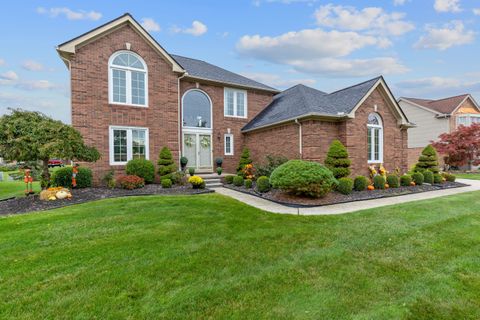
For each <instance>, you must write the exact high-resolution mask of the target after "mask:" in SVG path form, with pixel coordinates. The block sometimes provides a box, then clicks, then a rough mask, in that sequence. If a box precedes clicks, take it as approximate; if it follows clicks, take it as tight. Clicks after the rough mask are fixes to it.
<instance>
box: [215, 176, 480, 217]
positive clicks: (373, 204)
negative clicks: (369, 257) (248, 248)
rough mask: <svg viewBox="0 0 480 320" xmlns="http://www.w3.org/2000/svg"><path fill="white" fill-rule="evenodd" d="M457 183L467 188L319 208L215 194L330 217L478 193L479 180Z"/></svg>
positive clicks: (265, 207)
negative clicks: (411, 202)
mask: <svg viewBox="0 0 480 320" xmlns="http://www.w3.org/2000/svg"><path fill="white" fill-rule="evenodd" d="M457 181H458V182H461V183H465V184H468V185H469V186H468V187H462V188H454V189H446V190H439V191H428V192H422V193H415V194H409V195H404V196H398V197H390V198H381V199H373V200H364V201H356V202H350V203H341V204H334V205H328V206H319V207H312V208H291V207H287V206H284V205H281V204H278V203H275V202H272V201H269V200H265V199H261V198H259V197H255V196H252V195H248V194H245V193H241V192H238V191H234V190H231V189H227V188H216V189H215V192H217V193H219V194H223V195H226V196H229V197H232V198H234V199H237V200H239V201H242V202H244V203H246V204H248V205H251V206H253V207H256V208H258V209H261V210H264V211H269V212H273V213H282V214H297V215H330V214H342V213H347V212H353V211H358V210H365V209H371V208H378V207H383V206H388V205H392V204H400V203H405V202H410V201H418V200H426V199H433V198H439V197H445V196H450V195H454V194H459V193H464V192H470V191H479V190H480V180H466V179H457Z"/></svg>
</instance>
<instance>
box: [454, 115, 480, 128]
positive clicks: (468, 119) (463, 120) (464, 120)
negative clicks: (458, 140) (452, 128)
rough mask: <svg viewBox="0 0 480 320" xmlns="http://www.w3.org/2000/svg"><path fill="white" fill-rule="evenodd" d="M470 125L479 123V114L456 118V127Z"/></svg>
mask: <svg viewBox="0 0 480 320" xmlns="http://www.w3.org/2000/svg"><path fill="white" fill-rule="evenodd" d="M472 123H480V114H464V115H459V116H457V127H459V126H461V125H463V126H466V127H468V126H469V125H471V124H472Z"/></svg>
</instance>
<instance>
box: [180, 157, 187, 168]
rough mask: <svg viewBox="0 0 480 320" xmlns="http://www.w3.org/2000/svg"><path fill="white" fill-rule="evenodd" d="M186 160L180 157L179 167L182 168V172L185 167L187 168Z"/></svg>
mask: <svg viewBox="0 0 480 320" xmlns="http://www.w3.org/2000/svg"><path fill="white" fill-rule="evenodd" d="M187 163H188V159H187V157H181V158H180V166H181V167H182V171H183V170H185V167H186V166H187Z"/></svg>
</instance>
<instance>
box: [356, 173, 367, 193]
mask: <svg viewBox="0 0 480 320" xmlns="http://www.w3.org/2000/svg"><path fill="white" fill-rule="evenodd" d="M367 187H368V179H367V177H364V176H357V177H355V180H354V181H353V188H354V189H355V191H363V190H365V189H367Z"/></svg>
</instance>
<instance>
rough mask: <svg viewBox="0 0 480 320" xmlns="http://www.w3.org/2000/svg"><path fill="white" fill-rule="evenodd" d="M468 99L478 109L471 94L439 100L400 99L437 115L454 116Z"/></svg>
mask: <svg viewBox="0 0 480 320" xmlns="http://www.w3.org/2000/svg"><path fill="white" fill-rule="evenodd" d="M468 98H470V99H471V101H472V102H473V104H474V105H475V106H477V108H478V105H477V103H476V102H475V100H474V99H473V98H472V97H471V96H470V95H469V94H462V95H459V96H454V97H448V98H443V99H438V100H430V99H419V98H405V97H402V98H400V100H404V101H407V102H411V103H413V105H417V106H420V107H424V108H427V109H429V110H432V111H434V112H437V113H441V114H452V113H453V112H454V111H455V110H457V109H458V108H459V107H460V105H461V104H462V103H463V102H464V101H465V100H466V99H468Z"/></svg>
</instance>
